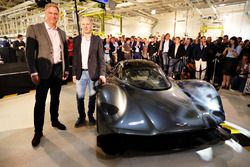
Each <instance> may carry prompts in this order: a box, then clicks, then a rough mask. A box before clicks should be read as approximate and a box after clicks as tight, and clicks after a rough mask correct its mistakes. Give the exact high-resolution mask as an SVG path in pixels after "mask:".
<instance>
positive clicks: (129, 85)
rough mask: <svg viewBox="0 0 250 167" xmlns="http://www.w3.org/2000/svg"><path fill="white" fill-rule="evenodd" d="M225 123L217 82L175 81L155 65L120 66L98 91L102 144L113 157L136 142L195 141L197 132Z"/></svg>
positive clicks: (137, 62) (99, 141)
mask: <svg viewBox="0 0 250 167" xmlns="http://www.w3.org/2000/svg"><path fill="white" fill-rule="evenodd" d="M224 120H225V115H224V110H223V107H222V102H221V98H220V96H219V95H218V93H217V91H216V90H215V89H214V87H213V86H212V85H211V84H209V83H207V82H205V81H201V80H185V81H178V82H176V81H173V80H171V79H169V78H167V77H166V76H165V74H164V72H163V71H162V70H161V68H160V67H159V66H158V65H157V64H155V63H153V62H151V61H146V60H128V61H122V62H119V63H118V64H117V65H116V67H115V68H114V69H113V70H112V71H111V72H110V74H109V75H108V77H107V84H105V85H104V86H102V87H100V88H99V90H98V93H97V131H98V136H97V145H98V146H99V147H101V148H102V150H103V151H104V152H106V153H109V154H114V153H119V152H120V151H121V150H123V149H125V147H126V144H127V143H135V141H137V142H139V143H140V144H141V143H142V142H145V145H151V144H149V143H150V142H152V141H154V139H161V141H162V142H163V143H164V141H167V139H168V138H165V139H164V140H162V138H163V137H164V136H169V135H171V136H174V135H177V134H182V136H178V135H177V136H176V138H175V139H177V140H179V139H180V138H183V137H185V136H187V134H190V135H192V137H194V136H193V134H194V133H193V132H199V134H201V133H202V135H204V134H203V133H208V132H210V131H213V130H215V129H218V127H220V126H219V124H220V123H222V122H223V121H224ZM135 137H137V139H138V138H139V140H135ZM131 138H132V139H131ZM191 140H192V139H191ZM171 141H172V140H171ZM171 141H168V143H169V142H170V143H171Z"/></svg>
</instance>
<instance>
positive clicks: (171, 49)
mask: <svg viewBox="0 0 250 167" xmlns="http://www.w3.org/2000/svg"><path fill="white" fill-rule="evenodd" d="M174 52H175V44H174V45H171V46H170V47H169V51H168V56H169V57H172V58H175V59H179V58H180V57H182V56H185V54H186V51H185V48H184V45H182V44H180V46H179V48H178V49H177V52H176V55H175V54H174Z"/></svg>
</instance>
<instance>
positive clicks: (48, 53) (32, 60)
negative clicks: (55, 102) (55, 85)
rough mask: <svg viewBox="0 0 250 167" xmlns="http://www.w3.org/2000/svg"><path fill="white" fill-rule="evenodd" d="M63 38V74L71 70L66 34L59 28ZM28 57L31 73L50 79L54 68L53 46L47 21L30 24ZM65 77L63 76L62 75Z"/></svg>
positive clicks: (27, 42)
mask: <svg viewBox="0 0 250 167" xmlns="http://www.w3.org/2000/svg"><path fill="white" fill-rule="evenodd" d="M58 32H59V36H60V39H61V44H60V46H61V50H62V54H61V58H62V68H63V69H62V75H64V72H65V71H68V70H69V65H68V64H69V61H68V46H67V39H66V34H65V32H64V31H62V30H61V29H60V28H58ZM26 37H27V41H26V58H27V63H28V67H29V71H30V73H31V74H32V73H38V75H39V77H40V78H41V79H48V78H49V77H50V75H51V72H52V68H53V55H52V54H53V48H52V43H51V40H50V38H49V34H48V32H47V30H46V27H45V23H38V24H35V25H30V26H29V27H28V29H27V34H26ZM62 77H63V76H62Z"/></svg>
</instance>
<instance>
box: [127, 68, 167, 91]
mask: <svg viewBox="0 0 250 167" xmlns="http://www.w3.org/2000/svg"><path fill="white" fill-rule="evenodd" d="M124 79H125V81H126V82H127V83H128V84H130V85H133V86H135V87H138V88H141V89H147V90H164V89H168V88H170V86H171V84H170V82H169V81H168V80H167V79H166V77H165V76H164V74H162V73H161V72H160V71H159V70H158V69H157V68H129V69H126V70H125V78H124Z"/></svg>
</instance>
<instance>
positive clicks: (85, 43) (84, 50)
mask: <svg viewBox="0 0 250 167" xmlns="http://www.w3.org/2000/svg"><path fill="white" fill-rule="evenodd" d="M90 39H91V38H89V39H86V38H85V37H84V36H82V43H81V54H82V69H88V58H89V47H90Z"/></svg>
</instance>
